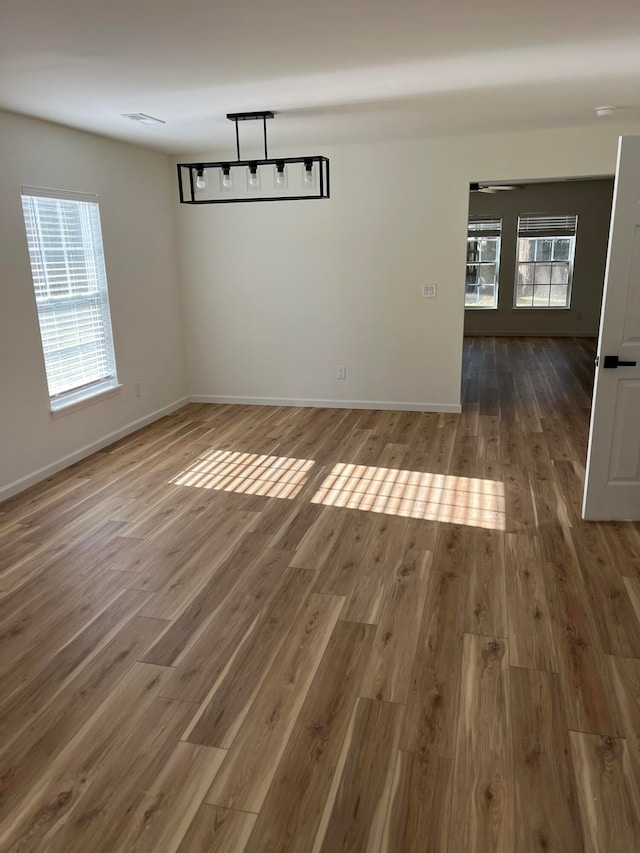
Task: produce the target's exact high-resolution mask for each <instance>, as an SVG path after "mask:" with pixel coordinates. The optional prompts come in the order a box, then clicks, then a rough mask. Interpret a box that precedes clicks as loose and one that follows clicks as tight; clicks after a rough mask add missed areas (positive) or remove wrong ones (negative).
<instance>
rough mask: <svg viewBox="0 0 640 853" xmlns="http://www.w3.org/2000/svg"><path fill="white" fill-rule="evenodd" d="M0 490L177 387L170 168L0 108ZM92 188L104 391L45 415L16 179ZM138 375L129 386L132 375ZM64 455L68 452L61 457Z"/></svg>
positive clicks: (144, 416) (142, 414)
mask: <svg viewBox="0 0 640 853" xmlns="http://www.w3.org/2000/svg"><path fill="white" fill-rule="evenodd" d="M0 156H1V158H2V160H1V169H0V499H2V498H3V497H8V496H9V495H10V494H13V493H14V492H16V491H18V490H20V489H21V488H24V487H25V486H26V485H29V484H30V483H31V482H34V481H35V480H37V479H39V478H41V477H42V476H45V475H46V474H48V473H52V472H53V471H54V470H57V469H58V468H60V467H62V466H63V465H64V464H65V461H66V462H68V461H70V459H71V460H73V459H75V458H78V457H79V456H80V455H82V454H86V453H88V452H90V451H91V450H92V449H96V448H97V447H99V446H101V445H102V444H104V443H106V442H107V441H109V440H110V439H112V438H113V437H114V435H116V436H117V435H121V434H124V433H126V432H127V431H130V430H132V429H133V428H135V426H136V425H137V424H141V423H144V422H145V421H148V420H150V419H153V418H154V417H155V416H157V415H158V413H160V412H163V411H165V410H166V409H167V408H168V407H169V408H170V407H172V406H173V405H175V404H176V403H177V402H178V401H180V400H181V399H184V397H185V395H186V394H187V385H186V378H185V362H184V350H183V336H182V324H181V316H180V299H179V292H178V278H177V262H176V257H177V255H176V247H175V227H174V225H175V223H174V218H173V217H174V206H173V196H174V193H175V188H174V175H173V168H172V166H171V164H170V161H169V159H168V158H167V157H166V156H165V155H162V154H157V153H151V152H149V151H145V150H143V149H141V148H136V147H134V146H131V145H126V144H123V143H120V142H114V141H111V140H107V139H103V138H101V137H98V136H93V135H91V134H87V133H82V132H79V131H75V130H70V129H67V128H63V127H60V126H58V125H53V124H49V123H47V122H41V121H37V120H34V119H29V118H25V117H21V116H16V115H12V114H9V113H1V112H0ZM21 184H30V185H33V186H42V187H54V188H60V189H68V190H76V191H81V192H95V193H98V195H99V201H100V217H101V221H102V231H103V241H104V251H105V259H106V269H107V280H108V284H109V298H110V305H111V315H112V323H113V334H114V343H115V351H116V361H117V368H118V378H119V381H120V382H121V383H122V384H123V388H122V389H121V390H120V391H119V392H117V393H116V394H115V395H113V396H110V397H107V398H105V399H104V400H101V401H99V402H95V403H92V404H91V405H88V406H86V407H84V408H79V409H74V410H73V411H72V412H69V413H68V414H65V415H64V416H62V417H56V418H52V417H51V415H50V413H49V399H48V393H47V383H46V377H45V372H44V364H43V357H42V348H41V345H40V337H39V331H38V319H37V313H36V305H35V299H34V295H33V285H32V279H31V270H30V266H29V256H28V253H27V246H26V239H25V232H24V222H23V219H22V208H21V202H20V185H21ZM136 381H138V382H140V383H141V392H142V393H141V396H140V397H139V398H137V397H136V396H135V394H134V382H136ZM69 457H70V459H69Z"/></svg>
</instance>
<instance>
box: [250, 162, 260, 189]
mask: <svg viewBox="0 0 640 853" xmlns="http://www.w3.org/2000/svg"><path fill="white" fill-rule="evenodd" d="M259 186H260V180H259V178H258V166H257V165H256V164H255V163H252V164H251V166H249V187H250V188H251V189H252V190H257V189H258V187H259Z"/></svg>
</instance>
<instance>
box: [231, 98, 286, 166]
mask: <svg viewBox="0 0 640 853" xmlns="http://www.w3.org/2000/svg"><path fill="white" fill-rule="evenodd" d="M274 115H275V114H274V113H272V112H271V110H259V111H257V112H252V113H227V118H228V119H229V121H232V122H234V123H235V126H236V154H237V159H238V160H240V131H239V129H238V122H239V121H262V131H263V135H264V159H265V160H268V159H269V154H268V151H267V119H268V118H273V117H274Z"/></svg>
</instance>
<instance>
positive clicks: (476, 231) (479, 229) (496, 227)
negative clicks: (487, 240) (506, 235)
mask: <svg viewBox="0 0 640 853" xmlns="http://www.w3.org/2000/svg"><path fill="white" fill-rule="evenodd" d="M501 232H502V219H501V218H500V217H499V216H483V217H482V218H481V219H470V220H469V236H470V237H472V236H473V237H475V236H476V235H478V236H479V235H485V236H494V237H499V236H500V234H501Z"/></svg>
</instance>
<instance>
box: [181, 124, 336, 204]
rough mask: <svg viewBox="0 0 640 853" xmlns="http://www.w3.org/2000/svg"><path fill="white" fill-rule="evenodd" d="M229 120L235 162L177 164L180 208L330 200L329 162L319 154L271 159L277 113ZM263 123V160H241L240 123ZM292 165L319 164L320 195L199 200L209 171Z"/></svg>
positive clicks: (306, 165)
mask: <svg viewBox="0 0 640 853" xmlns="http://www.w3.org/2000/svg"><path fill="white" fill-rule="evenodd" d="M227 118H228V119H229V120H230V121H232V122H234V123H235V126H236V155H237V159H236V160H220V161H219V162H216V163H204V162H200V163H178V166H177V168H178V190H179V193H180V202H181V204H237V203H239V202H256V201H305V200H307V199H322V198H329V197H330V183H329V160H328V158H327V157H322V156H321V155H319V154H313V155H305V156H303V157H276V158H269V152H268V149H267V119H271V118H274V113H272V112H271V111H269V110H263V111H258V112H249V113H227ZM241 121H262V127H263V134H264V158H263V159H261V160H256V159H252V160H241V159H240V133H239V129H238V122H241ZM289 163H301V164H303V166H304V167H305V168H308V166H309V164H311V165H313V164H314V163H317V164H318V187H317V190H318V191H317V193H315V194H313V195H312V194H307V195H275V196H247V197H242V198H210V199H206V198H205V199H200V198H196V181H197V178H198V175H202V174H203V172H204V171H205V170H207V169H220V170H221V171H222V172H223V173H226V174H228V173H229V172H230V170H231V169H234V168H238V167H241V166H246V167H247V168H249V169H251V170H252V171H253V170H255V169H257V167H258V166H275V167H276V168H277V169H280V168H281V167H282V166H284V165H287V164H289Z"/></svg>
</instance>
